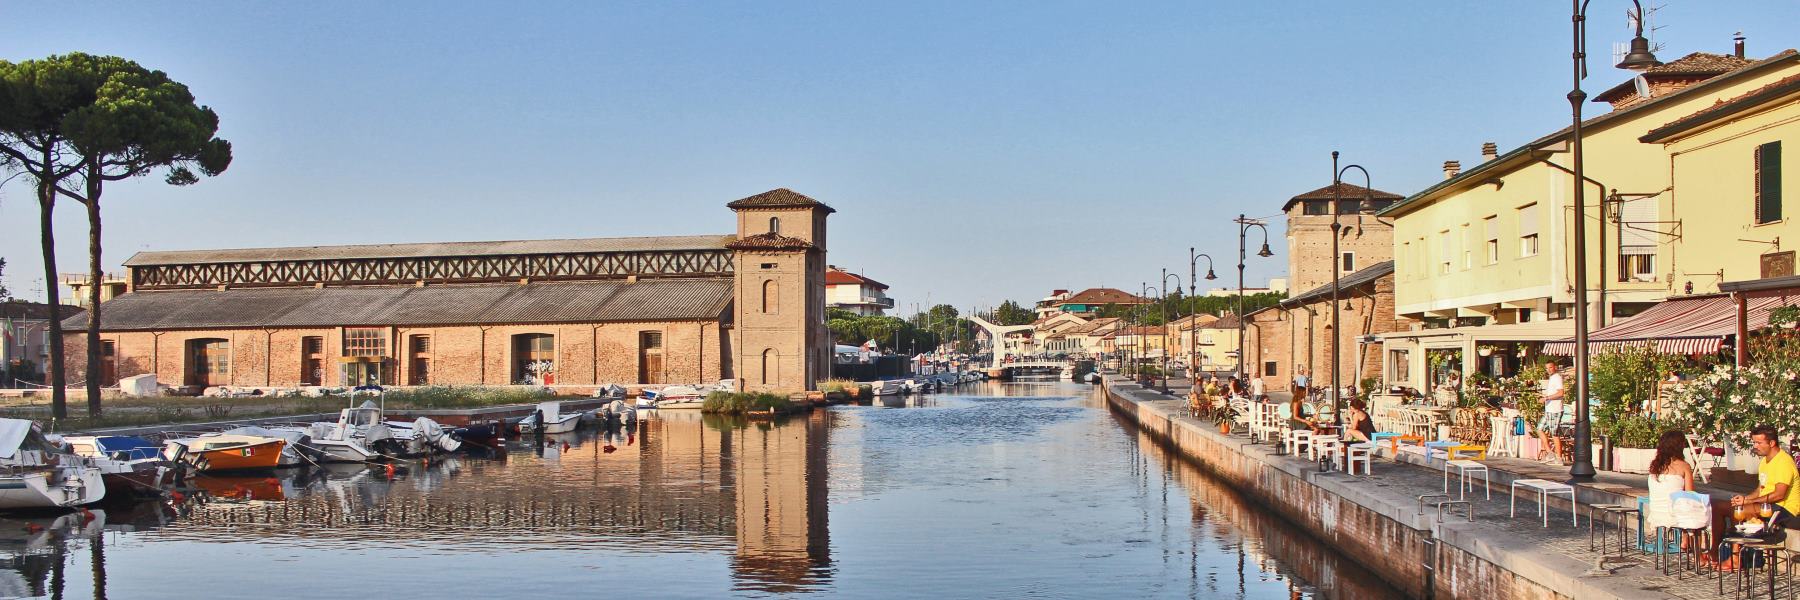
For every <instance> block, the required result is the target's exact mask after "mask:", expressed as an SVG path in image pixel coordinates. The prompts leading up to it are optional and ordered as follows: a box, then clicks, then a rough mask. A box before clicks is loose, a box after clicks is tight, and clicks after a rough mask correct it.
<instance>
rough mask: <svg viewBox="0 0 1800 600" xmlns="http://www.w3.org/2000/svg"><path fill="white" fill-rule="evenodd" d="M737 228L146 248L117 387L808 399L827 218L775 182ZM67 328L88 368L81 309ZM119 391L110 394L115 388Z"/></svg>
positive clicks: (72, 363) (105, 355)
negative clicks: (766, 394)
mask: <svg viewBox="0 0 1800 600" xmlns="http://www.w3.org/2000/svg"><path fill="white" fill-rule="evenodd" d="M726 206H728V207H729V208H730V209H731V210H732V211H733V212H735V213H736V216H737V233H736V234H733V235H699V236H675V237H642V238H589V239H569V240H529V241H502V242H451V243H424V244H378V245H354V246H312V247H297V248H254V249H232V250H190V251H163V252H140V253H138V254H136V255H134V256H132V257H131V258H130V259H128V260H126V261H125V268H126V271H127V275H126V277H127V280H128V281H129V290H128V292H127V293H125V294H122V295H120V296H118V297H117V298H114V299H112V300H109V301H107V302H105V303H103V304H101V305H100V310H99V311H97V312H98V313H99V315H100V316H99V318H100V320H101V327H102V329H101V331H102V333H101V340H102V341H101V343H102V344H103V346H102V348H101V357H102V360H106V361H108V363H109V365H110V368H108V369H103V370H104V371H105V372H107V373H108V376H109V378H111V379H115V380H116V378H119V377H128V376H132V375H139V374H146V373H154V374H155V375H156V376H157V380H158V381H159V382H161V383H164V384H167V385H171V386H175V387H178V388H182V389H184V390H185V391H187V392H189V393H193V392H197V391H199V390H201V389H204V388H205V387H209V386H220V385H228V386H242V387H296V386H308V385H321V386H348V385H359V384H368V383H378V384H382V385H506V384H515V383H520V382H524V381H526V380H527V378H535V379H536V380H537V381H541V382H542V383H544V384H548V385H555V386H569V387H582V386H590V387H591V386H594V385H600V384H606V383H619V384H626V385H632V384H660V383H703V382H712V381H717V380H719V379H734V378H735V379H736V380H737V381H738V384H739V387H740V388H741V389H745V390H748V391H798V390H809V389H814V388H815V387H816V383H817V381H818V380H819V379H821V378H823V377H825V376H826V375H827V374H828V372H829V371H828V369H829V368H830V364H831V363H830V360H831V352H830V349H831V345H830V338H829V332H828V331H827V330H826V328H825V325H824V323H825V319H824V311H825V267H826V259H825V249H826V238H825V231H826V226H825V221H826V218H827V217H828V216H829V215H830V214H832V213H833V212H836V211H834V210H833V209H832V208H831V207H830V206H826V205H825V204H823V203H820V202H818V201H816V200H813V199H812V198H808V197H806V196H804V195H801V194H799V193H796V192H793V191H791V190H787V189H777V190H772V191H769V192H765V193H762V194H758V195H755V196H751V197H748V198H743V199H740V200H736V201H733V202H731V203H729V204H727V205H726ZM64 327H65V328H66V330H65V331H66V335H65V343H66V346H65V348H66V355H67V357H68V361H69V363H68V364H69V367H68V372H69V373H71V374H78V373H82V372H83V371H84V369H85V368H86V338H85V336H84V335H83V334H82V331H83V329H84V328H85V327H87V315H85V314H84V315H79V316H75V317H71V318H69V319H67V320H66V321H65V322H64ZM104 383H105V384H106V385H114V384H115V381H107V382H104Z"/></svg>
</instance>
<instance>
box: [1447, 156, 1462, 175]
mask: <svg viewBox="0 0 1800 600" xmlns="http://www.w3.org/2000/svg"><path fill="white" fill-rule="evenodd" d="M1461 172H1462V163H1459V162H1456V161H1454V160H1446V161H1444V179H1450V178H1452V177H1455V176H1456V174H1457V173H1461Z"/></svg>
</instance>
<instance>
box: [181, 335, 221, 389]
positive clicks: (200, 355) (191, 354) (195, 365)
mask: <svg viewBox="0 0 1800 600" xmlns="http://www.w3.org/2000/svg"><path fill="white" fill-rule="evenodd" d="M187 346H188V347H187V355H188V356H187V362H188V364H187V382H186V384H187V385H191V386H200V387H212V386H219V385H226V384H228V383H230V382H231V340H226V339H219V338H201V339H197V340H188V342H187Z"/></svg>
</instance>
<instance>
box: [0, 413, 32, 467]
mask: <svg viewBox="0 0 1800 600" xmlns="http://www.w3.org/2000/svg"><path fill="white" fill-rule="evenodd" d="M31 427H32V423H31V421H27V420H24V419H0V458H12V457H14V456H18V454H19V446H20V445H22V444H24V443H25V438H27V437H30V436H31Z"/></svg>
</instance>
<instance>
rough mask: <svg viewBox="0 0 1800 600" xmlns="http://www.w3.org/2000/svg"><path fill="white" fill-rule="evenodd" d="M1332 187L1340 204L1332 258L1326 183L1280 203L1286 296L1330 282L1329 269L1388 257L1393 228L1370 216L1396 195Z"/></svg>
mask: <svg viewBox="0 0 1800 600" xmlns="http://www.w3.org/2000/svg"><path fill="white" fill-rule="evenodd" d="M1338 185H1339V186H1340V187H1339V188H1338V190H1337V196H1338V200H1339V201H1340V202H1342V203H1343V205H1342V206H1340V207H1339V208H1338V214H1339V215H1340V216H1339V217H1338V219H1339V221H1338V222H1339V223H1342V224H1343V226H1344V228H1343V237H1342V238H1341V239H1339V240H1338V255H1337V256H1332V254H1331V212H1332V211H1331V202H1332V195H1333V194H1332V189H1331V186H1329V185H1328V186H1325V187H1322V188H1319V189H1316V190H1313V191H1310V192H1307V193H1304V194H1300V195H1298V196H1294V197H1293V198H1290V199H1288V201H1287V204H1286V205H1284V206H1282V207H1281V210H1282V212H1285V213H1287V242H1288V244H1287V246H1288V252H1287V255H1288V293H1289V294H1290V295H1293V294H1303V293H1306V292H1307V291H1308V290H1312V289H1314V288H1317V287H1319V286H1322V285H1330V284H1331V270H1332V269H1333V268H1336V269H1338V276H1339V277H1342V276H1345V275H1349V274H1351V273H1354V272H1357V271H1360V270H1362V269H1363V268H1364V267H1368V266H1372V265H1374V264H1376V263H1379V262H1382V261H1386V260H1393V258H1394V226H1393V225H1391V224H1389V223H1388V222H1385V221H1382V220H1380V219H1376V218H1375V216H1374V214H1373V213H1374V212H1375V211H1377V210H1381V209H1383V208H1387V207H1388V205H1390V204H1393V203H1394V202H1398V201H1400V200H1401V199H1402V196H1400V195H1399V194H1394V193H1391V192H1384V191H1381V190H1372V189H1369V188H1365V187H1362V186H1360V185H1351V184H1348V183H1339V184H1338ZM1253 241H1254V240H1253ZM1251 247H1252V248H1254V247H1255V246H1251Z"/></svg>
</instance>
